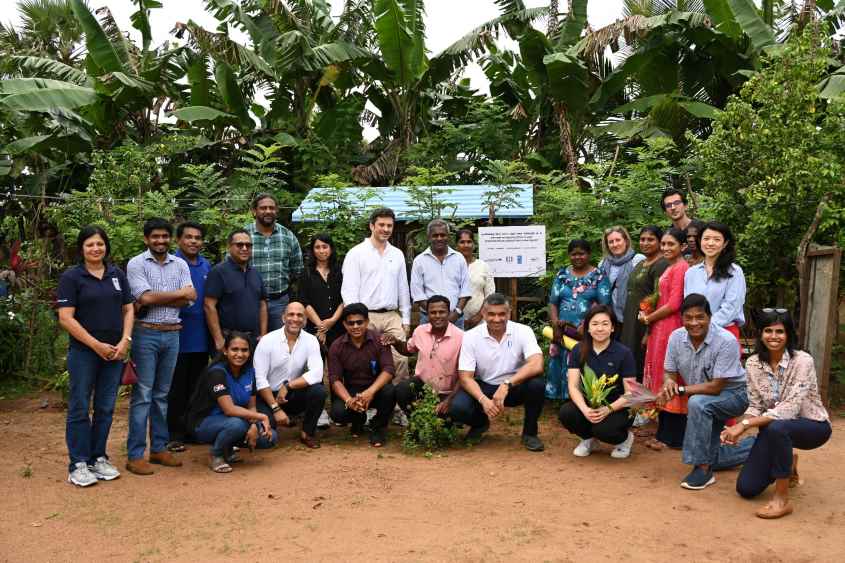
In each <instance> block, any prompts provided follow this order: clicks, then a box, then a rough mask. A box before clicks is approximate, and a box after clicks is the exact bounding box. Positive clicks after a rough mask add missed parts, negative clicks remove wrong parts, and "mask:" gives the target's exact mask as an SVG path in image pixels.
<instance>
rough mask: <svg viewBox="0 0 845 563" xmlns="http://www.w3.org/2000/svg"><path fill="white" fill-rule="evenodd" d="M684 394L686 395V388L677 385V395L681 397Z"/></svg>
mask: <svg viewBox="0 0 845 563" xmlns="http://www.w3.org/2000/svg"><path fill="white" fill-rule="evenodd" d="M686 394H687V388H686V387H684V386H683V385H678V395H680V396H681V397H683V396H684V395H686Z"/></svg>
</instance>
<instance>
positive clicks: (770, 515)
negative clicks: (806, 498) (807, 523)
mask: <svg viewBox="0 0 845 563" xmlns="http://www.w3.org/2000/svg"><path fill="white" fill-rule="evenodd" d="M792 510H793V509H792V503H791V502H787V503H786V504H785V505H783V508H781V509H779V510H776V509H774V508H771V507H770V506H769V505H768V504H767V505H766V506H764V507H763V508H761V509H760V510H758V511H757V512H756V513H755V514H756V515H757V518H763V519H764V520H774V519H776V518H783V517H784V516H787V515H789V514H792Z"/></svg>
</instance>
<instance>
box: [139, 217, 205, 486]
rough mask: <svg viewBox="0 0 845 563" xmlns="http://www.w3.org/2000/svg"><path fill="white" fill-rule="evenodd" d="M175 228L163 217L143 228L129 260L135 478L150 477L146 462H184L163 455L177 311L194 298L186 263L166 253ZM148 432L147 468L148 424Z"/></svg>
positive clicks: (178, 325) (178, 326)
mask: <svg viewBox="0 0 845 563" xmlns="http://www.w3.org/2000/svg"><path fill="white" fill-rule="evenodd" d="M172 236H173V226H172V225H171V224H170V223H168V222H167V221H166V220H164V219H161V218H158V217H156V218H152V219H149V220H147V222H146V223H144V244H146V245H147V250H146V251H145V252H143V253H142V254H139V255H138V256H136V257H134V258H133V259H132V260H130V261H129V265H128V266H127V267H126V278H127V280H128V281H129V288H130V289H131V290H132V296H133V297H135V301H136V305H137V307H138V309H137V311H136V314H135V321H136V322H135V328H134V330H133V331H132V359H133V360H135V364H136V368H137V373H138V382H137V383H136V384H135V385H134V386H133V388H132V401H131V403H130V405H129V435H128V437H127V439H126V442H127V443H126V449H127V450H128V454H129V455H128V457H129V461H128V462H127V464H126V469H128V470H129V471H130V472H131V473H135V474H136V475H150V474H152V473H153V470H152V468H151V467H150V463H158V464H160V465H165V466H170V467H178V466H180V465H182V462H181V461H179V460H178V459H176V457H174V456H173V454H171V453H170V452H169V451H167V442H168V441H169V439H170V433H169V432H168V428H167V395H168V393H169V391H170V383H171V381H172V379H173V370H174V368H175V367H176V359H177V357H178V354H179V330H180V329H181V328H182V324H181V321H180V319H179V309H180V308H181V307H185V306H188V305H190V304H191V303H192V302H193V301H195V300H196V298H197V292H196V290H195V289H194V284H193V282H192V281H191V272H190V270H189V268H188V264H187V262H185V261H184V260H183V259H181V258H179V257H177V256H174V255H172V254H170V253H168V250H169V249H170V239H171V237H172ZM148 423H149V428H150V457H149V463H148V462H147V461H146V460H145V459H144V452H145V450H146V448H147V424H148Z"/></svg>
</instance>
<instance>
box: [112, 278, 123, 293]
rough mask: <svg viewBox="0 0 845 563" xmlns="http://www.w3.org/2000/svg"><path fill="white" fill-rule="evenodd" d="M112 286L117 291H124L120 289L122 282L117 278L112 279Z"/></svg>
mask: <svg viewBox="0 0 845 563" xmlns="http://www.w3.org/2000/svg"><path fill="white" fill-rule="evenodd" d="M111 284H112V285H113V286H114V288H115V289H116V290H117V291H122V290H121V289H120V280H119V279H117V278H112V279H111Z"/></svg>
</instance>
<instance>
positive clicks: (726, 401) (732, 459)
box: [683, 385, 751, 469]
mask: <svg viewBox="0 0 845 563" xmlns="http://www.w3.org/2000/svg"><path fill="white" fill-rule="evenodd" d="M687 408H688V411H689V412H688V414H687V430H686V432H685V433H684V445H683V462H684V463H685V464H687V465H705V464H709V465H712V466H713V469H717V468H718V469H726V468H727V467H729V465H728V464H732V465H739V464H741V463H743V462H744V461H745V459H747V458H748V453H749V452H750V451H751V446H750V445H748V444H745V445H743V444H742V443H741V444H740V445H737V446H721V445H720V443H721V440H720V438H719V435H720V434H721V433H722V429H723V428H724V426H725V422H726V421H727V420H728V419H731V418H734V417H737V416H740V415H741V414H742V413H744V412H745V409H747V408H748V394H747V391H746V388H745V386H744V385H743V386H742V387H737V388H732V389H723V390H722V392H721V393H719V394H718V395H693V396H692V397H690V398H689V404H688V405H687ZM744 442H745V441H743V443H744ZM743 456H744V457H743Z"/></svg>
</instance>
